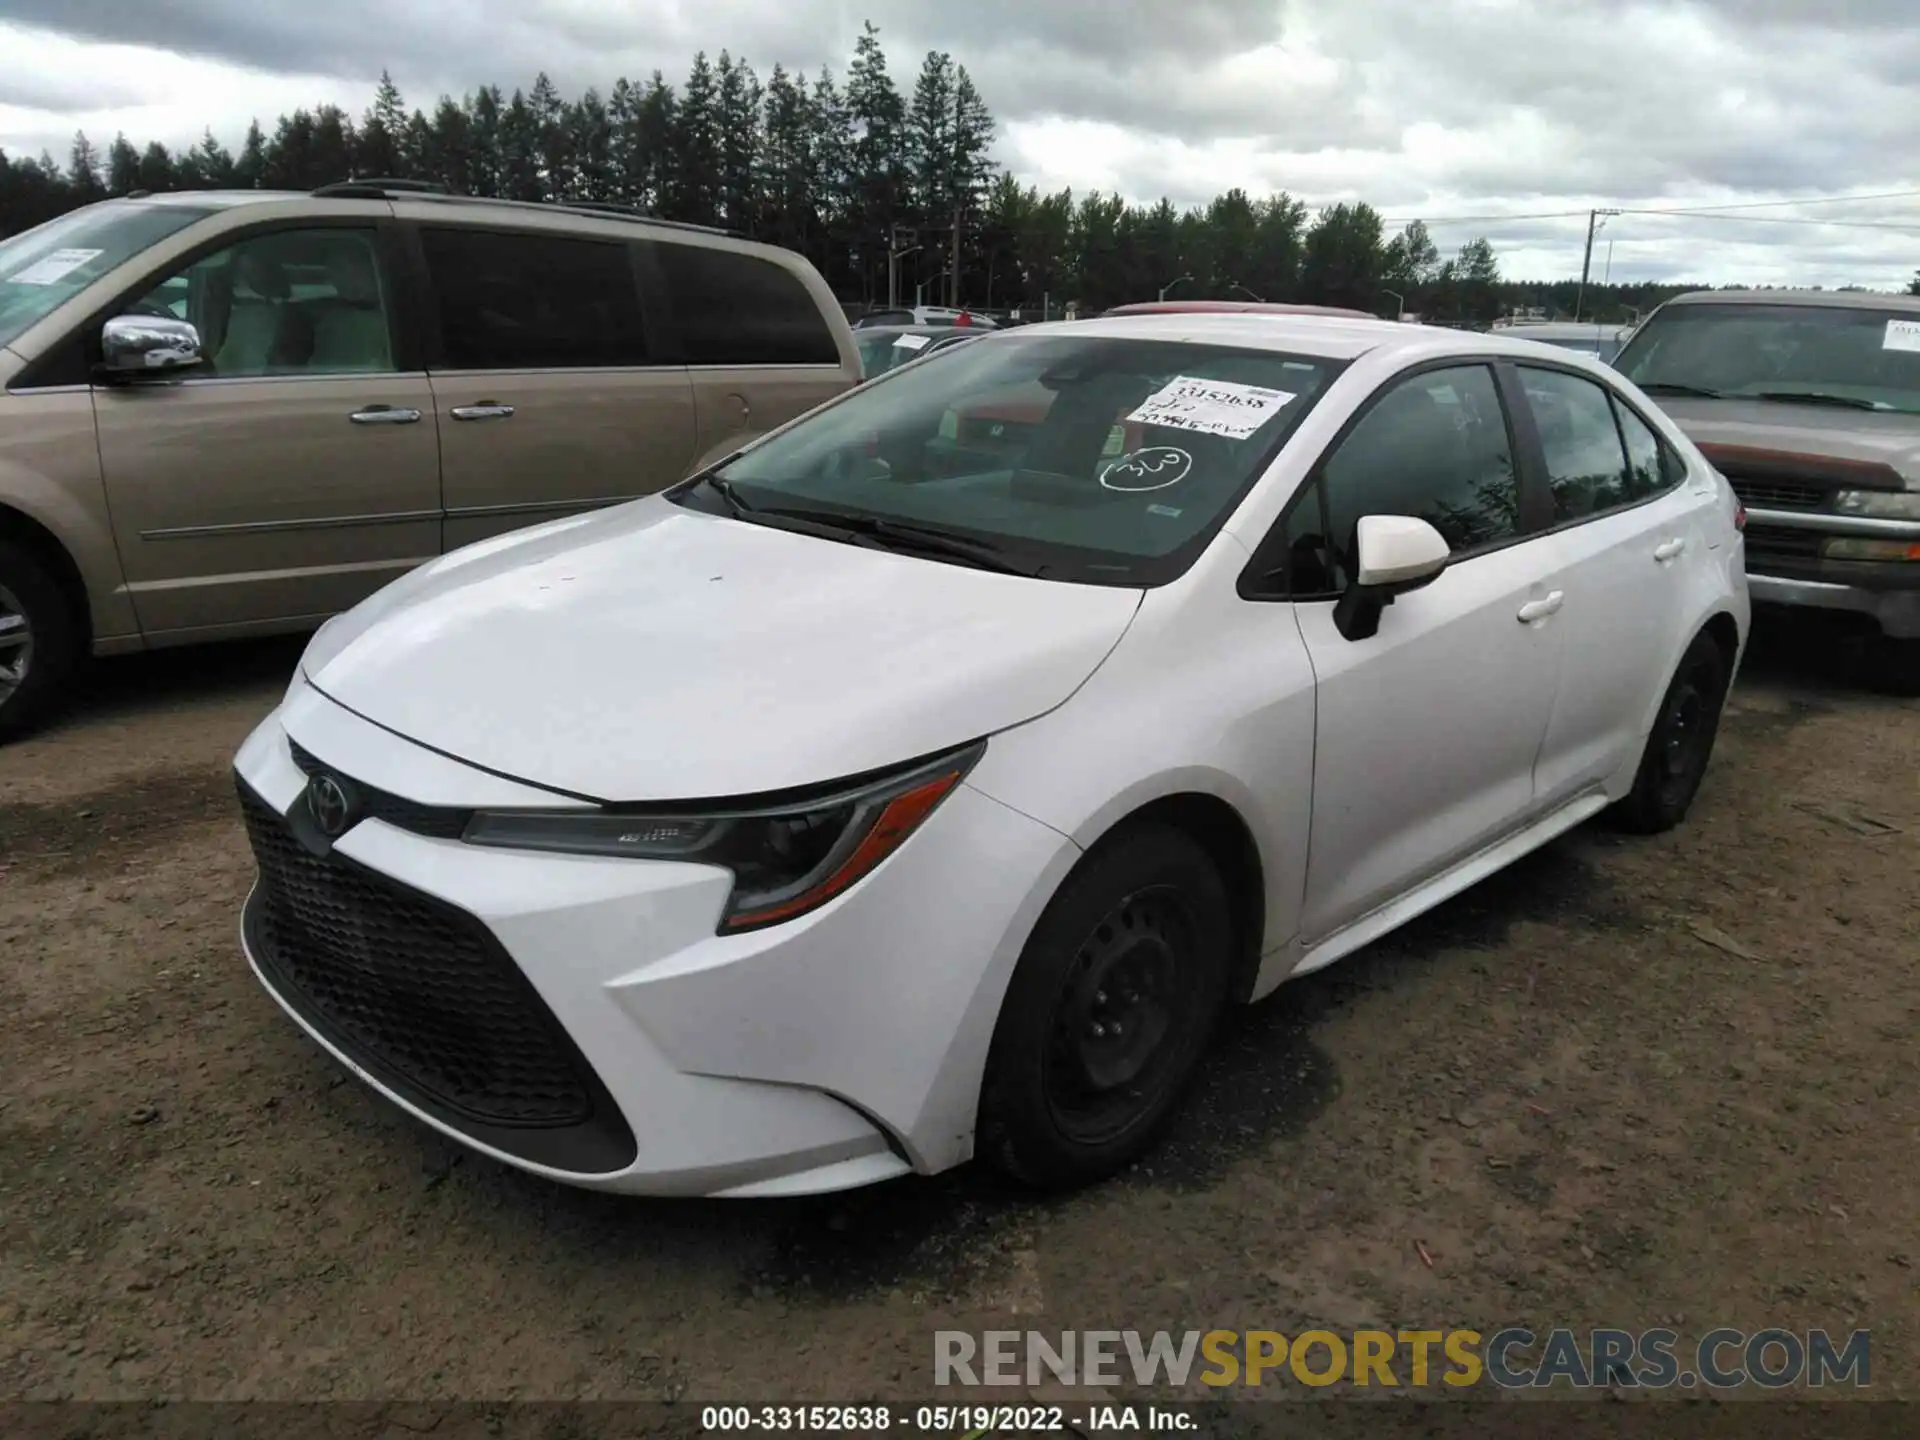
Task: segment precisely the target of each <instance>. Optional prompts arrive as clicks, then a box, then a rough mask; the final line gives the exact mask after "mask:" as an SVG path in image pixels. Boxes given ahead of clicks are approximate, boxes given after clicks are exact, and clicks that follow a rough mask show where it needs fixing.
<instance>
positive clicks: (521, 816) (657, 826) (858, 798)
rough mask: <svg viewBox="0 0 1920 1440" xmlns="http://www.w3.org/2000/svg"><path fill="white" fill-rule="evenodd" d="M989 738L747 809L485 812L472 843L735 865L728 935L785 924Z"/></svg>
mask: <svg viewBox="0 0 1920 1440" xmlns="http://www.w3.org/2000/svg"><path fill="white" fill-rule="evenodd" d="M985 749H986V746H985V743H984V742H982V743H980V744H977V745H973V746H969V747H968V748H967V749H965V750H963V751H959V752H957V753H954V754H949V755H944V756H941V757H940V758H939V759H937V760H934V761H929V762H926V763H924V764H918V765H915V766H914V767H913V768H911V769H910V770H905V771H896V772H894V773H892V774H890V775H888V776H886V777H884V778H882V779H877V780H872V781H866V782H859V783H856V784H853V785H850V786H848V787H846V788H845V789H842V790H837V791H834V792H832V793H829V794H824V795H821V796H819V797H817V798H810V799H807V800H804V801H795V802H793V803H791V804H782V805H769V806H766V807H755V808H753V809H746V810H721V809H715V810H712V811H701V810H698V809H695V808H691V807H690V808H688V809H684V810H681V811H680V812H679V813H675V814H669V813H666V812H664V811H637V810H636V811H630V812H615V811H606V810H599V811H589V812H585V813H581V812H564V811H535V810H497V811H488V810H482V811H480V812H478V813H476V814H475V815H474V817H473V819H472V820H471V821H469V822H468V824H467V829H466V834H465V836H464V837H463V838H464V839H465V840H466V841H467V843H468V844H470V845H491V846H497V847H499V848H502V849H508V850H542V851H548V852H558V853H561V854H568V855H619V856H626V857H629V858H632V859H637V860H684V861H686V862H688V863H690V864H695V865H718V866H721V867H723V868H725V869H728V870H731V871H732V872H733V894H732V895H731V896H729V897H728V899H727V908H726V911H725V913H724V914H723V915H722V916H721V919H720V933H722V934H734V933H737V932H739V931H742V930H753V929H758V928H759V927H760V926H763V925H777V924H779V923H781V922H782V921H785V920H792V919H795V918H797V917H798V916H801V915H804V914H806V913H807V912H808V911H809V910H814V909H817V908H818V907H820V906H822V905H824V904H826V903H827V901H829V900H831V899H832V898H833V897H834V896H836V895H838V894H839V893H840V892H841V891H843V890H845V889H847V887H848V886H850V885H852V884H853V883H854V882H855V881H857V880H859V879H860V878H861V877H862V876H863V875H866V874H867V873H868V872H869V871H871V870H872V869H873V868H874V867H875V866H877V865H878V864H879V863H880V862H881V861H882V860H884V859H886V858H887V856H889V855H891V854H892V853H893V852H894V851H895V850H897V849H899V848H900V846H901V845H902V844H903V843H904V842H905V841H906V838H907V837H908V836H909V835H911V834H913V832H914V831H915V830H917V829H919V827H920V825H921V823H922V822H923V821H924V820H925V819H926V818H927V817H928V816H929V815H931V814H932V813H933V812H934V809H935V808H936V807H937V806H938V805H939V804H940V802H941V801H942V800H944V799H945V798H946V797H947V796H948V795H949V794H950V793H952V791H953V789H954V788H955V787H956V786H957V785H959V783H960V782H961V780H963V779H964V778H965V777H966V774H967V771H968V770H970V769H971V768H972V767H973V765H974V762H975V761H977V760H978V759H979V758H980V755H981V753H982V752H983V751H984V750H985Z"/></svg>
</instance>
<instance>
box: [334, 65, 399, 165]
mask: <svg viewBox="0 0 1920 1440" xmlns="http://www.w3.org/2000/svg"><path fill="white" fill-rule="evenodd" d="M406 128H407V106H406V102H405V101H404V100H403V99H401V96H400V87H399V86H398V85H395V84H394V83H393V76H391V75H389V74H388V73H387V72H386V71H385V70H382V71H381V72H380V84H379V86H378V87H377V88H376V89H375V90H374V92H373V104H372V106H371V107H369V109H368V110H367V113H366V116H365V117H364V118H363V119H362V121H361V122H360V133H359V136H358V141H357V143H356V144H355V146H354V155H353V161H352V170H353V173H354V174H356V175H361V176H364V177H368V178H372V179H385V180H399V179H404V178H406V164H405V162H404V161H403V160H402V158H401V154H400V147H401V137H402V136H403V135H404V133H405V132H406ZM341 173H342V177H343V178H344V176H345V174H346V172H344V171H343V172H341Z"/></svg>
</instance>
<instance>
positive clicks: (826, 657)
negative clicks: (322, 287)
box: [303, 497, 1141, 801]
mask: <svg viewBox="0 0 1920 1440" xmlns="http://www.w3.org/2000/svg"><path fill="white" fill-rule="evenodd" d="M1140 597H1141V592H1140V591H1138V590H1131V589H1120V588H1114V587H1106V586H1092V585H1069V584H1061V583H1056V582H1051V581H1045V580H1035V579H1029V578H1027V577H1024V576H1017V575H1003V574H999V573H997V572H994V571H986V570H977V569H972V568H969V567H965V566H961V565H955V564H947V563H943V562H940V561H935V560H927V559H921V558H918V557H914V556H909V555H898V554H891V553H888V552H885V551H877V550H870V549H864V548H861V547H858V546H854V545H848V544H842V543H839V542H836V541H832V540H822V539H816V538H815V537H813V536H809V535H798V534H794V533H792V532H789V531H781V530H774V529H771V528H769V527H766V526H762V525H754V524H747V523H744V522H741V521H737V520H733V519H729V518H725V517H719V516H712V515H706V514H701V513H699V512H695V511H689V510H686V509H683V508H682V507H680V506H678V505H675V504H673V503H671V502H670V501H667V500H663V499H659V498H657V497H656V498H651V499H647V500H641V501H637V502H635V503H633V504H631V505H623V506H620V507H618V508H617V509H613V510H607V511H602V512H599V513H597V514H595V515H591V516H585V517H575V518H572V519H569V520H564V521H560V522H556V523H553V524H549V525H545V526H538V527H535V528H534V529H532V530H526V531H520V532H517V533H515V534H513V535H508V536H503V537H500V538H499V539H496V540H490V541H483V542H481V543H479V544H477V545H472V546H469V547H467V548H466V549H463V550H458V551H455V552H454V553H453V554H451V555H448V556H446V557H444V558H442V559H440V560H438V561H434V562H432V563H430V564H428V565H425V566H422V567H421V568H420V569H419V570H416V571H414V572H413V573H412V574H410V575H408V576H406V577H405V578H404V579H401V580H399V581H396V582H395V583H394V584H392V585H390V586H388V587H387V588H386V589H385V590H382V591H381V592H380V593H379V594H377V595H375V596H374V597H373V598H371V599H370V600H368V601H366V602H365V603H364V604H362V605H361V606H359V607H358V608H356V609H355V610H352V611H350V612H348V614H346V615H345V616H342V617H340V618H339V619H337V620H335V621H333V622H332V623H331V624H329V625H328V626H327V627H326V628H325V629H324V630H322V631H321V633H320V634H319V635H317V636H316V637H315V639H314V643H313V648H312V650H310V651H309V654H308V656H307V658H306V660H305V661H303V669H304V670H305V673H306V675H307V678H308V680H309V682H310V683H312V684H313V685H314V686H315V687H316V688H318V689H319V690H320V691H321V692H322V693H323V694H325V695H327V696H329V697H330V698H331V699H333V700H334V701H336V702H337V703H339V704H341V705H344V706H345V707H347V708H348V709H350V710H353V711H355V712H356V713H358V714H360V715H362V716H364V717H365V718H366V719H368V720H371V721H373V722H375V723H376V724H379V725H382V726H385V727H387V728H388V729H390V730H393V731H395V732H397V733H399V734H401V735H404V736H407V737H408V738H410V739H414V740H417V741H419V742H420V743H422V744H424V745H428V746H431V747H432V748H434V749H436V750H439V751H442V752H444V753H446V754H448V755H451V756H454V757H456V758H458V759H461V760H465V761H467V762H469V763H471V764H474V765H478V766H482V767H484V768H486V769H489V770H493V771H496V772H498V773H499V774H502V775H506V776H510V777H512V778H514V779H518V780H524V781H527V782H530V783H532V784H535V785H541V786H545V787H547V788H549V789H554V790H563V791H566V792H568V793H570V794H573V795H578V796H584V797H587V798H590V799H596V800H609V801H622V800H682V799H717V798H728V797H733V796H748V795H757V794H764V793H767V792H771V791H778V790H786V789H791V788H794V787H797V786H803V785H812V784H818V783H822V782H827V781H832V780H836V779H840V778H843V777H847V776H851V775H855V774H859V773H861V772H864V771H869V770H875V769H879V768H882V767H884V766H888V765H892V764H896V763H899V762H903V761H907V760H912V759H916V758H918V757H920V756H923V755H928V754H931V753H934V752H936V751H939V750H941V749H944V748H946V747H948V746H952V745H959V744H964V743H966V742H967V741H970V740H975V739H978V738H980V737H982V736H985V735H988V734H991V733H993V732H994V731H997V730H1003V729H1005V728H1007V727H1008V726H1011V725H1017V724H1020V723H1021V722H1023V721H1026V720H1030V719H1033V718H1034V717H1035V716H1038V715H1041V714H1044V713H1045V712H1047V711H1048V710H1051V709H1053V708H1054V707H1055V706H1057V705H1059V704H1061V703H1062V702H1063V701H1065V700H1066V699H1067V698H1068V697H1069V696H1071V695H1072V694H1073V692H1074V691H1075V690H1076V689H1078V688H1079V686H1080V685H1081V684H1082V683H1083V682H1084V681H1085V680H1086V678H1087V677H1088V676H1089V675H1091V674H1092V673H1093V671H1094V670H1095V669H1096V668H1097V667H1098V666H1099V664H1100V662H1101V661H1102V660H1103V659H1105V658H1106V656H1107V654H1108V653H1109V652H1110V651H1111V650H1112V649H1113V647H1114V645H1115V644H1116V643H1118V641H1119V639H1120V637H1121V635H1123V634H1124V633H1125V632H1126V629H1127V626H1128V625H1129V624H1130V623H1131V621H1132V619H1133V616H1134V613H1135V612H1136V610H1138V608H1139V603H1140Z"/></svg>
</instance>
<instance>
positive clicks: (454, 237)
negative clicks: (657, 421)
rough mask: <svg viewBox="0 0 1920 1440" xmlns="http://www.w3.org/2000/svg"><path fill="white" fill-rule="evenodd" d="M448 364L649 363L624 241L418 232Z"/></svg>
mask: <svg viewBox="0 0 1920 1440" xmlns="http://www.w3.org/2000/svg"><path fill="white" fill-rule="evenodd" d="M420 242H421V245H422V247H423V249H424V250H425V252H426V257H427V273H428V275H429V277H430V278H431V280H432V282H433V294H434V301H435V305H436V309H437V312H438V315H439V319H440V339H441V346H442V350H443V356H442V360H441V368H443V369H447V370H571V369H605V368H611V367H616V366H630V365H645V364H646V363H647V344H646V328H645V326H644V325H643V323H642V321H641V314H640V292H639V290H638V288H637V287H636V285H635V282H634V276H633V260H632V256H631V253H630V252H629V251H628V249H627V247H626V246H625V245H624V244H621V243H620V242H618V241H605V240H581V239H576V238H574V237H572V236H566V235H542V234H535V233H532V232H529V231H501V230H473V229H464V228H462V229H455V228H452V227H448V228H444V229H442V228H437V227H433V226H428V227H424V228H422V230H421V232H420Z"/></svg>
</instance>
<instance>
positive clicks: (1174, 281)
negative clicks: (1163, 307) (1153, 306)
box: [1160, 275, 1193, 300]
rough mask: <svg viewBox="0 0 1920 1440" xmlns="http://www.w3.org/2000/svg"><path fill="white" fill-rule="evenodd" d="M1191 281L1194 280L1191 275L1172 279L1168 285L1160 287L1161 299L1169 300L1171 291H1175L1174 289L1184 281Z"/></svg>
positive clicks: (1177, 276)
mask: <svg viewBox="0 0 1920 1440" xmlns="http://www.w3.org/2000/svg"><path fill="white" fill-rule="evenodd" d="M1191 279H1193V276H1191V275H1176V276H1174V277H1173V279H1171V280H1169V281H1168V282H1167V283H1166V284H1164V285H1162V286H1161V287H1160V298H1161V299H1162V300H1164V299H1166V298H1167V292H1168V291H1169V290H1171V289H1173V287H1174V286H1176V285H1178V284H1180V283H1181V282H1182V281H1184V280H1191Z"/></svg>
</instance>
